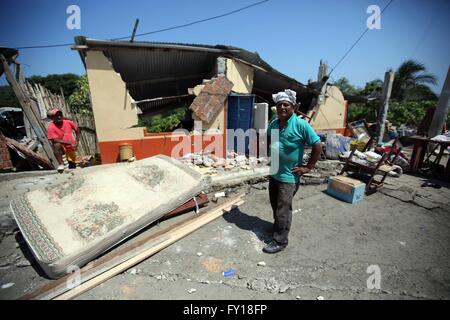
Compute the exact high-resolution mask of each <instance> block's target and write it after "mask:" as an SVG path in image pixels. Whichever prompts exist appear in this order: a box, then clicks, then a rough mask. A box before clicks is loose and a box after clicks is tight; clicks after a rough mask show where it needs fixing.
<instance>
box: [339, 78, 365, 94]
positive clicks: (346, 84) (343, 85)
mask: <svg viewBox="0 0 450 320" xmlns="http://www.w3.org/2000/svg"><path fill="white" fill-rule="evenodd" d="M333 85H334V86H336V87H338V88H339V89H340V90H341V91H342V92H343V93H347V94H359V92H360V89H358V88H357V87H355V86H353V85H351V84H350V81H349V80H348V79H347V78H346V77H342V78H339V79H337V80H336V81H335V82H334V83H333Z"/></svg>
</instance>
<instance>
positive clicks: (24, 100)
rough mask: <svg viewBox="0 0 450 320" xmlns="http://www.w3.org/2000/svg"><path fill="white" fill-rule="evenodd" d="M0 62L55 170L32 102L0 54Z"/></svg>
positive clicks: (48, 144) (52, 156)
mask: <svg viewBox="0 0 450 320" xmlns="http://www.w3.org/2000/svg"><path fill="white" fill-rule="evenodd" d="M0 60H1V62H2V64H3V69H4V72H5V76H6V79H7V80H8V82H9V83H10V85H11V87H12V89H13V91H14V93H15V95H16V97H17V100H19V103H20V105H21V106H22V110H23V112H24V113H25V115H26V117H27V118H28V120H29V121H30V124H31V126H32V128H33V130H34V132H35V133H36V136H37V139H38V140H39V142H40V143H41V144H42V147H43V148H44V151H45V153H46V155H47V157H48V158H49V160H50V162H51V164H52V165H53V166H54V168H56V167H57V166H58V161H57V160H56V158H55V155H54V153H53V149H52V147H51V145H50V142H49V141H48V139H47V136H46V133H45V131H44V130H43V128H42V122H41V121H40V118H38V117H37V115H36V114H35V113H34V112H33V105H32V104H33V103H34V102H33V101H31V100H30V98H29V97H28V95H26V94H25V93H24V92H23V90H22V88H21V87H20V85H19V84H18V83H17V81H16V79H15V78H14V76H13V74H12V72H11V69H10V68H9V65H8V62H7V61H6V59H5V57H4V56H3V55H2V54H0Z"/></svg>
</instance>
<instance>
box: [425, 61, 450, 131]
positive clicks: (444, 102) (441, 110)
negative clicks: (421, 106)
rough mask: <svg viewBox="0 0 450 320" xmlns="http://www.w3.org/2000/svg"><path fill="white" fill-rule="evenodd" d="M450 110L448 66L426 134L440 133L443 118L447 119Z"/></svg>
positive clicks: (449, 73) (449, 70)
mask: <svg viewBox="0 0 450 320" xmlns="http://www.w3.org/2000/svg"><path fill="white" fill-rule="evenodd" d="M449 111H450V67H449V68H448V71H447V77H446V79H445V83H444V86H443V87H442V92H441V95H440V97H439V101H438V104H437V107H436V110H435V111H434V115H433V120H432V121H431V125H430V129H429V130H428V136H429V137H430V138H433V137H435V136H437V135H438V134H441V133H442V128H444V124H445V120H446V119H447V115H448V112H449Z"/></svg>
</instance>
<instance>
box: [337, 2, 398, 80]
mask: <svg viewBox="0 0 450 320" xmlns="http://www.w3.org/2000/svg"><path fill="white" fill-rule="evenodd" d="M393 1H394V0H390V1H389V3H388V4H387V5H386V6H385V7H384V8H383V10H381V12H380V14H379V15H378V16H377V17H376V18H375V19H378V17H380V16H381V14H382V13H383V12H384V10H386V9H387V8H388V7H389V6H390V5H391V3H392V2H393ZM367 31H369V28H368V27H366V30H364V32H363V33H362V34H361V35H360V36H359V38H358V39H356V41H355V42H354V43H353V45H352V46H351V47H350V49H348V50H347V52H346V53H345V54H344V56H343V57H342V58H341V59H340V60H339V61H338V63H336V64H335V66H334V67H333V68H332V69H331V71H330V73H329V75H328V76H330V75H331V73H333V71H334V70H335V69H336V68H337V67H338V65H340V64H341V62H342V61H344V59H345V57H347V55H348V54H349V53H350V52H351V51H352V50H353V48H354V47H355V46H356V45H357V44H358V42H359V41H360V40H361V39H362V37H364V35H365V34H366V33H367Z"/></svg>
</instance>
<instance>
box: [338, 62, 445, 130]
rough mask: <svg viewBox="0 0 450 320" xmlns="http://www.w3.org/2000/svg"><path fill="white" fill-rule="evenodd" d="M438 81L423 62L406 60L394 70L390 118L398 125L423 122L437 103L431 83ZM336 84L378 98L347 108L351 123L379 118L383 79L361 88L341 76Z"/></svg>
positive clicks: (347, 90) (350, 91)
mask: <svg viewBox="0 0 450 320" xmlns="http://www.w3.org/2000/svg"><path fill="white" fill-rule="evenodd" d="M436 83H437V80H436V77H435V76H434V75H432V74H429V73H427V72H426V67H425V66H424V65H423V64H421V63H419V62H417V61H414V60H407V61H405V62H403V63H402V64H401V65H400V66H399V67H398V69H397V70H396V71H395V75H394V83H393V85H392V93H391V98H390V100H389V109H388V120H389V121H390V122H391V123H392V124H393V125H395V126H400V125H402V124H405V125H409V126H412V127H415V126H417V125H418V124H420V122H421V121H422V119H423V117H424V116H425V114H426V111H427V109H428V108H433V107H435V106H436V104H437V96H436V94H435V93H434V92H433V91H432V90H431V89H430V87H429V86H428V85H430V84H434V85H435V84H436ZM334 85H335V86H337V87H339V88H340V89H341V90H342V91H343V92H345V93H348V94H353V95H361V96H366V97H373V98H376V99H374V100H371V101H369V102H368V103H352V104H351V105H350V107H349V111H348V121H349V122H351V121H355V120H359V119H366V120H367V121H368V122H375V121H376V119H377V112H378V108H379V105H380V101H379V99H378V98H380V97H381V93H382V88H383V81H381V80H380V79H376V80H373V81H370V82H367V83H366V85H365V86H364V88H358V87H356V86H353V85H351V84H350V82H349V80H348V79H347V78H340V79H338V80H337V81H335V82H334Z"/></svg>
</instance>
